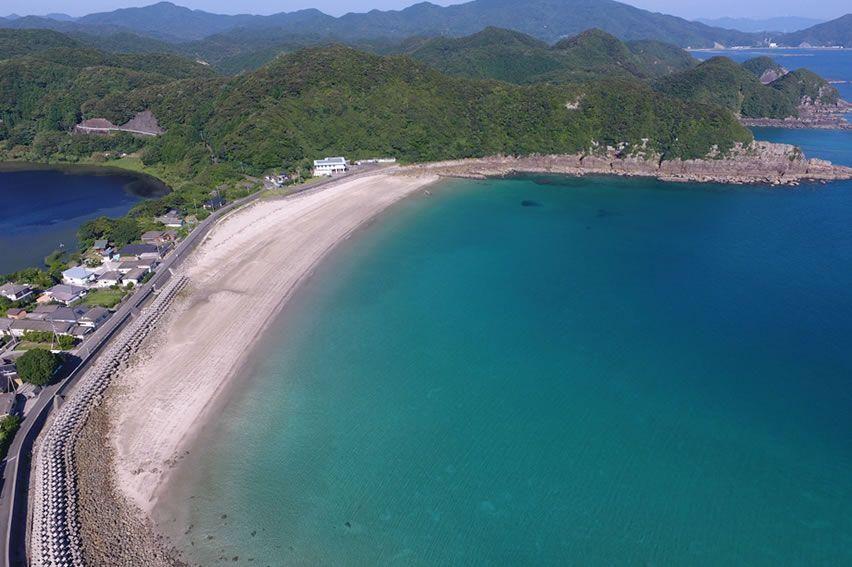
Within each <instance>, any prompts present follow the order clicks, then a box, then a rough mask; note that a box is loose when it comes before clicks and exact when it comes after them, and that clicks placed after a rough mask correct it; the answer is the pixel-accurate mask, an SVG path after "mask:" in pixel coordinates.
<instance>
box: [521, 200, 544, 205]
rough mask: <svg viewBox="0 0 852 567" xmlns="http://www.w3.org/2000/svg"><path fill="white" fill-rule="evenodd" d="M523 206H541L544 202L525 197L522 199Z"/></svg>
mask: <svg viewBox="0 0 852 567" xmlns="http://www.w3.org/2000/svg"><path fill="white" fill-rule="evenodd" d="M521 206H522V207H541V206H542V204H541V203H539V202H538V201H531V200H529V199H524V200H523V201H521Z"/></svg>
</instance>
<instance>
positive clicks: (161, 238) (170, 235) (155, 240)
mask: <svg viewBox="0 0 852 567" xmlns="http://www.w3.org/2000/svg"><path fill="white" fill-rule="evenodd" d="M140 240H141V241H142V242H144V243H145V244H153V245H154V246H160V247H162V246H165V245H167V244H170V243H172V242H174V241H175V240H177V231H176V230H149V231H148V232H146V233H144V234H143V235H142V237H141V238H140Z"/></svg>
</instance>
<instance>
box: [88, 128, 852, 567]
mask: <svg viewBox="0 0 852 567" xmlns="http://www.w3.org/2000/svg"><path fill="white" fill-rule="evenodd" d="M767 147H768V148H769V149H770V150H771V149H772V148H775V149H776V150H777V149H778V147H781V148H786V146H781V145H778V144H769V145H767ZM790 147H792V146H790ZM764 149H765V148H764ZM785 151H786V150H785ZM778 155H780V156H781V158H782V159H785V160H786V159H788V158H787V154H786V153H784V152H781V153H779V154H778ZM754 159H755V158H754V155H749V157H748V160H747V163H750V164H752V165H753V164H754V163H755V161H754ZM661 163H665V162H660V163H656V164H655V162H653V161H651V160H644V159H638V158H637V159H632V160H628V159H622V158H614V157H612V156H609V157H608V158H604V157H589V156H531V157H526V158H513V157H492V158H482V159H472V160H457V161H452V162H440V163H432V164H421V165H413V166H405V167H399V168H396V169H395V171H394V173H390V172H384V173H376V174H373V175H369V176H366V177H363V178H359V179H352V180H348V179H343V180H341V181H340V183H337V184H333V185H331V186H329V187H328V188H325V189H322V190H321V191H318V192H316V193H308V194H302V195H295V196H292V197H284V198H278V199H271V200H261V201H258V202H255V203H253V204H252V205H250V206H248V207H246V208H244V209H240V210H237V211H234V212H231V213H229V214H228V215H226V216H225V217H223V218H222V219H221V220H220V221H219V223H218V224H217V225H216V226H215V227H214V228H213V229H212V230H211V231H210V233H209V234H208V235H207V237H206V238H205V240H204V242H203V243H202V244H201V245H200V246H199V248H198V249H197V250H196V251H195V252H194V253H193V256H192V257H190V258H188V261H187V262H186V264H185V266H184V267H183V268H182V269H181V272H182V273H184V274H185V275H188V276H189V278H190V281H191V284H190V286H189V289H188V291H187V292H185V293H184V294H183V296H182V297H181V298H179V299H177V300H176V301H175V305H174V306H172V308H171V309H170V312H169V314H168V315H167V321H168V322H167V323H166V324H164V325H162V326H161V329H159V330H157V331H155V332H154V333H153V334H152V336H151V337H150V338H149V339H148V340H147V341H146V343H145V344H144V345H143V348H142V349H140V352H138V353H137V354H136V355H135V356H134V362H133V364H131V366H130V367H129V368H128V369H127V371H126V372H124V374H123V375H122V376H121V377H118V378H116V379H115V383H114V386H113V387H112V388H111V391H110V392H109V395H108V396H107V398H106V403H104V404H103V407H104V409H103V413H104V415H103V416H101V417H99V418H97V419H93V425H92V428H93V429H97V431H98V433H99V434H98V435H87V437H86V441H85V443H84V444H81V448H83V449H84V450H81V451H80V453H81V455H82V454H85V455H88V457H87V458H82V459H80V461H79V463H78V468H79V469H80V470H82V471H83V473H82V474H81V475H80V476H81V477H86V476H88V475H89V474H91V475H92V476H93V477H94V478H97V479H101V481H100V482H97V483H94V485H90V487H89V488H88V489H86V488H85V487H83V488H84V490H83V491H82V492H83V493H85V491H86V490H88V491H89V494H90V495H95V496H98V498H92V497H89V498H84V497H83V496H84V494H83V495H81V500H80V507H81V514H80V515H81V517H82V518H83V529H84V533H86V534H89V536H91V535H93V534H99V536H98V538H97V541H100V542H104V541H111V542H112V546H118V548H119V549H118V551H114V554H112V555H109V556H107V559H108V561H107V562H108V563H111V564H127V565H130V564H133V562H132V561H130V562H127V561H125V560H124V558H127V557H134V558H137V559H138V558H139V557H146V562H148V564H152V565H154V564H156V565H183V564H184V563H182V560H181V559H180V556H181V554H180V552H179V551H178V550H177V549H176V548H175V547H174V545H175V541H174V539H173V538H174V536H178V537H180V534H179V533H176V532H175V530H174V529H172V530H169V529H168V527H177V526H179V524H180V523H179V522H177V521H176V520H177V517H178V515H180V511H179V510H176V509H175V507H174V506H169V505H168V502H167V500H168V499H167V498H164V496H167V495H168V488H169V483H170V480H173V478H174V476H175V475H176V474H180V473H179V472H177V473H176V472H175V469H176V468H177V467H178V465H179V463H180V462H181V461H183V460H184V459H185V458H186V457H188V456H189V455H190V451H189V449H190V448H191V449H192V450H195V445H194V444H193V443H194V442H195V441H196V440H197V439H198V437H199V434H200V433H201V432H202V430H203V428H204V424H205V423H209V422H210V421H211V420H212V419H215V415H216V413H217V411H216V410H217V408H220V407H221V405H222V404H224V403H227V400H228V396H227V393H228V392H229V391H232V389H233V388H235V387H238V386H239V384H238V376H239V373H240V369H242V368H244V367H245V365H246V364H247V363H248V362H249V359H248V357H249V356H250V355H251V353H252V352H253V351H254V348H255V346H256V344H257V338H258V335H260V334H262V333H263V332H264V331H265V329H267V328H268V327H269V325H270V324H271V322H272V321H273V320H275V318H276V317H277V316H278V315H279V314H280V313H281V311H282V310H283V309H284V308H285V307H286V304H287V303H288V302H289V300H290V299H291V298H292V296H293V294H294V293H295V292H296V290H297V289H298V288H299V287H300V286H301V285H302V284H303V283H304V282H305V281H306V280H308V279H309V278H310V277H311V275H312V274H313V272H314V269H315V267H316V266H317V265H318V264H319V263H320V262H322V261H323V260H324V259H325V258H326V257H327V256H328V254H329V253H330V252H331V251H332V250H333V249H335V248H336V247H337V245H339V244H340V243H341V242H343V241H345V240H346V239H348V238H349V237H350V236H351V235H352V234H353V233H354V232H356V231H357V230H359V229H361V228H363V227H365V226H368V225H369V224H370V222H371V221H373V220H374V219H375V218H377V217H378V216H379V215H381V214H382V213H383V212H384V211H386V210H387V209H388V208H390V207H391V206H392V205H394V204H395V203H397V202H399V201H400V200H402V199H404V198H406V197H408V196H410V195H412V194H414V193H416V192H417V191H418V190H424V189H425V188H426V187H427V186H428V185H430V184H432V183H434V182H436V181H438V180H439V179H441V178H442V177H462V178H464V177H467V178H485V177H503V176H507V175H511V174H515V173H553V174H566V175H577V176H583V175H600V174H608V175H613V174H614V175H621V176H642V177H656V178H658V179H661V180H664V181H701V182H719V180H718V178H719V176H718V175H717V176H716V177H713V172H708V171H706V170H704V171H702V170H698V171H699V173H696V172H695V171H690V172H688V173H687V174H685V175H683V176H682V177H676V178H674V179H671V178H666V177H664V175H663V170H662V169H661V167H660V164H661ZM697 163H699V164H704V165H706V164H707V163H711V164H714V165H717V164H721V165H722V167H730V160H718V161H710V160H707V161H703V162H702V161H699V162H697ZM826 163H827V162H822V161H820V160H812V161H807V160H804V159H803V158H801V159H799V161H794V162H793V165H794V170H795V166H796V164H798V165H799V166H801V165H802V164H804V169H803V170H795V171H794V172H793V175H796V176H798V177H795V179H796V180H802V179H805V177H803V176H804V175H807V174H808V169H807V168H808V166H809V165H812V166H813V167H814V168H815V170H816V171H817V172H818V173H821V174H822V175H824V176H825V177H826V179H829V178H830V179H836V178H841V179H852V168H837V167H835V166H830V165H826ZM770 165H771V164H770ZM787 173H788V172H787V170H786V169H785V170H783V171H782V172H780V173H779V172H778V171H777V170H771V171H770V172H769V173H767V172H766V171H763V172H761V174H760V175H769V177H768V178H769V179H771V178H772V175H782V176H783V175H784V174H787ZM741 175H742V174H741ZM838 175H841V176H840V177H837V176H838ZM724 179H725V181H722V182H731V183H736V182H737V181H731V180H730V179H731V177H730V173H729V174H727V176H725V177H724ZM738 179H745V181H740V182H750V183H759V182H764V183H766V182H767V181H766V179H767V178H764V177H760V176H758V175H755V174H754V173H752V174H750V177H746V176H743V177H739V178H738ZM792 179H793V177H790V178H788V179H787V180H786V182H788V183H789V182H790V180H792ZM155 355H156V356H155ZM98 411H101V410H98ZM104 463H107V464H106V465H105V464H104ZM105 470H106V472H104V471H105ZM104 479H106V480H104ZM104 484H106V485H107V486H108V487H109V489H110V490H109V494H103V492H101V493H100V494H98V493H97V492H96V490H97V488H98V487H100V490H101V491H104V486H103V485H104ZM100 500H103V502H101V501H100ZM164 512H168V514H170V515H171V522H170V526H166V525H164V524H160V525H158V524H157V520H158V519H163V518H164V517H165V516H166V515H167V514H166V513H164ZM107 517H109V518H113V519H111V520H109V521H107V520H105V519H104V518H107ZM114 518H118V520H116V519H114ZM182 527H184V526H181V528H182ZM102 530H106V531H107V532H109V533H106V534H103V533H101V531H102ZM122 531H124V532H129V533H132V537H124V538H122V537H116V533H118V534H120V533H121V532H122ZM186 533H188V532H186ZM186 533H184V535H186ZM86 539H87V540H88V539H91V537H89V538H86ZM86 545H87V548H88V549H92V547H91V546H90V545H89V542H88V541H87V542H86ZM148 546H154V547H155V549H153V550H152V549H147V550H146V549H144V548H146V547H148ZM94 548H95V549H96V550H100V551H99V552H103V549H104V546H103V545H99V546H95V547H94ZM146 553H147V555H145V554H146ZM151 558H156V561H154V559H151ZM96 564H97V562H96Z"/></svg>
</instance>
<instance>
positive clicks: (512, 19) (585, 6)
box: [0, 0, 763, 47]
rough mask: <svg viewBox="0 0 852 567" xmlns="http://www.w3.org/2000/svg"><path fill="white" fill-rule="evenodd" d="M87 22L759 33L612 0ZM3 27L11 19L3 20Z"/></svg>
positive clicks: (724, 40) (697, 39) (142, 15)
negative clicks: (737, 29) (344, 12)
mask: <svg viewBox="0 0 852 567" xmlns="http://www.w3.org/2000/svg"><path fill="white" fill-rule="evenodd" d="M57 23H58V22H57V21H56V20H50V19H48V18H41V19H40V21H29V22H26V23H25V24H26V25H18V26H15V27H47V28H49V29H58V28H57V27H56V24H57ZM62 23H64V24H67V25H72V24H73V25H79V26H81V27H85V28H87V29H73V28H69V27H66V28H63V29H60V30H59V31H68V32H74V31H78V32H92V31H94V30H97V29H98V28H104V29H107V30H111V31H115V30H120V31H127V32H133V33H137V34H141V35H145V36H148V37H153V38H157V39H163V40H167V41H172V42H186V41H193V40H201V39H203V38H206V37H209V36H211V35H214V34H223V33H238V34H241V35H243V36H244V37H247V36H250V35H251V34H252V33H255V32H256V31H258V30H270V29H275V30H277V32H278V34H279V35H280V36H281V37H280V40H282V41H283V40H286V39H287V37H286V35H287V34H291V35H292V34H297V35H317V36H323V37H333V38H337V39H341V40H356V39H375V38H396V39H401V38H405V37H411V36H436V35H442V36H455V37H459V36H465V35H470V34H473V33H476V32H478V31H481V30H482V29H483V28H485V27H487V26H494V27H500V28H504V29H511V30H515V31H520V32H522V33H526V34H528V35H531V36H533V37H535V38H537V39H541V40H543V41H547V42H549V43H553V42H556V41H559V40H560V39H563V38H565V37H568V36H573V35H576V34H578V33H580V32H582V31H584V30H587V29H590V28H597V29H601V30H603V31H605V32H607V33H610V34H612V35H615V36H616V37H618V38H620V39H622V40H639V39H653V40H659V41H665V42H668V43H673V44H676V45H678V46H681V47H687V46H691V47H713V46H714V45H726V46H731V45H754V44H759V43H760V42H761V41H762V40H763V37H762V36H760V35H755V34H748V33H744V32H740V31H736V30H726V29H722V28H714V27H710V26H707V25H705V24H702V23H698V22H690V21H687V20H684V19H682V18H678V17H675V16H668V15H664V14H658V13H654V12H649V11H646V10H641V9H639V8H635V7H633V6H630V5H627V4H623V3H621V2H616V1H614V0H473V1H471V2H467V3H464V4H457V5H452V6H446V7H444V6H437V5H435V4H430V3H428V2H421V3H419V4H415V5H413V6H410V7H408V8H405V9H403V10H389V11H380V10H372V11H370V12H368V13H361V14H355V13H350V14H346V15H344V16H341V17H339V18H334V17H332V16H329V15H327V14H324V13H322V12H320V11H318V10H301V11H298V12H290V13H280V14H274V15H271V16H254V15H248V14H241V15H235V16H226V15H219V14H211V13H208V12H204V11H201V10H190V9H188V8H183V7H180V6H176V5H175V4H172V3H169V2H160V3H158V4H154V5H151V6H147V7H144V8H125V9H120V10H115V11H113V12H104V13H99V14H90V15H88V16H84V17H82V18H78V19H77V20H75V21H74V22H62ZM0 25H6V26H8V25H9V23H8V22H5V23H3V22H0Z"/></svg>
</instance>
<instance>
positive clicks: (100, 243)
mask: <svg viewBox="0 0 852 567" xmlns="http://www.w3.org/2000/svg"><path fill="white" fill-rule="evenodd" d="M108 247H109V240H95V243H94V244H92V248H95V249H96V250H102V249H104V248H108Z"/></svg>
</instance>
